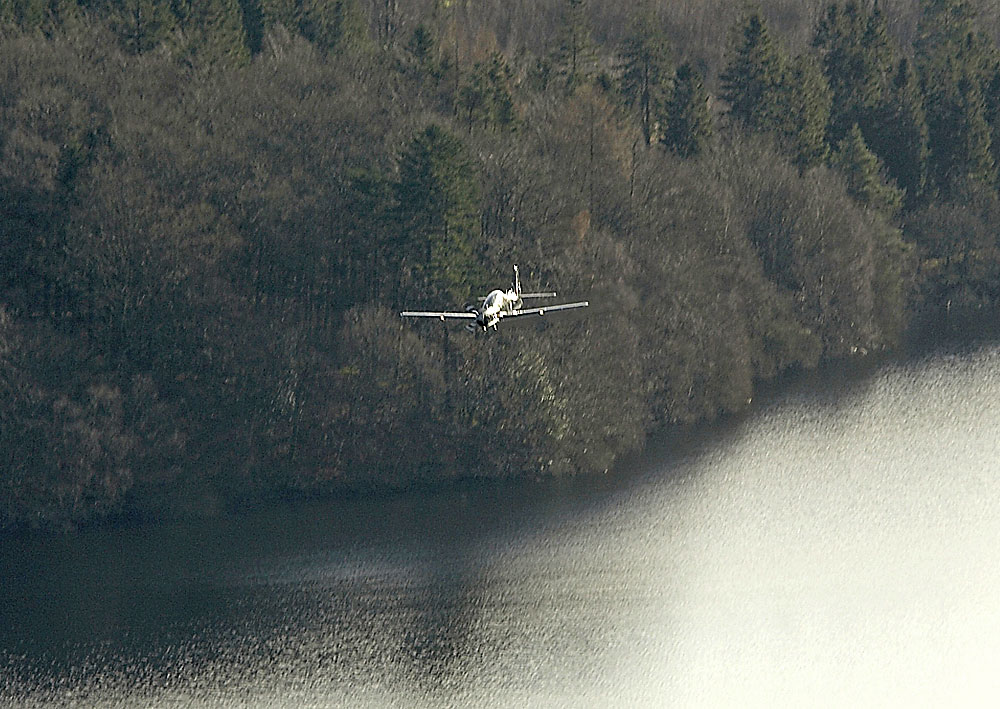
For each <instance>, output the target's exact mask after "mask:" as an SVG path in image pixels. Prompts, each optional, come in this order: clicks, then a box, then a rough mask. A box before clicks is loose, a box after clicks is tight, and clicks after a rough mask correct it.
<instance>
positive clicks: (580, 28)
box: [553, 0, 596, 91]
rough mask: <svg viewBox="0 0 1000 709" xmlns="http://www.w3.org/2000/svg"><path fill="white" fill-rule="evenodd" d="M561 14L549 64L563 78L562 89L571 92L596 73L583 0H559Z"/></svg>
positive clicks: (584, 0) (592, 46)
mask: <svg viewBox="0 0 1000 709" xmlns="http://www.w3.org/2000/svg"><path fill="white" fill-rule="evenodd" d="M560 2H562V4H563V5H562V17H561V18H560V22H559V26H558V28H557V32H558V33H559V34H558V38H557V40H556V48H555V52H554V54H553V64H554V65H555V67H556V70H557V71H558V72H559V75H560V76H562V77H563V78H564V79H565V82H566V84H565V85H566V88H567V89H569V90H570V91H573V90H574V89H575V88H576V87H577V86H579V85H580V84H583V83H586V82H587V81H589V80H590V79H591V77H593V75H594V74H595V73H596V65H595V56H594V45H593V39H592V38H591V28H590V18H589V17H588V15H587V0H560Z"/></svg>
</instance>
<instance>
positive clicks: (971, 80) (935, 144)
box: [922, 37, 997, 198]
mask: <svg viewBox="0 0 1000 709" xmlns="http://www.w3.org/2000/svg"><path fill="white" fill-rule="evenodd" d="M968 40H969V41H967V42H963V43H962V44H960V45H957V46H956V45H955V44H952V43H946V44H944V45H941V46H940V47H939V48H938V52H937V53H936V54H935V55H933V56H931V57H927V58H925V60H924V64H923V69H922V74H923V83H924V85H925V86H926V96H927V101H926V106H927V128H928V135H929V144H930V155H929V167H930V170H929V174H930V176H931V178H932V184H933V186H934V187H935V188H936V190H937V191H938V193H939V194H940V195H941V196H942V197H944V198H951V197H953V196H955V195H958V194H959V193H960V192H961V190H963V189H964V188H965V185H966V184H968V183H970V182H972V183H975V182H980V183H983V184H993V183H994V182H995V180H996V175H997V172H996V165H995V163H994V161H993V155H992V153H991V129H990V126H989V124H988V123H987V111H988V104H987V102H986V99H985V98H984V96H983V91H982V73H981V67H982V63H981V57H980V55H979V53H978V52H977V49H976V44H975V42H974V41H973V38H971V37H969V38H968Z"/></svg>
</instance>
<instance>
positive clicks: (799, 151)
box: [778, 54, 832, 168]
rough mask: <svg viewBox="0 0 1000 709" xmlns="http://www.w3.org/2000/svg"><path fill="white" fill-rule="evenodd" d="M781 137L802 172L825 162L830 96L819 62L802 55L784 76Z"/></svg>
mask: <svg viewBox="0 0 1000 709" xmlns="http://www.w3.org/2000/svg"><path fill="white" fill-rule="evenodd" d="M779 98H780V103H779V106H780V111H779V122H778V133H779V135H780V137H781V139H782V142H783V143H784V144H785V147H786V149H787V150H788V151H789V152H790V153H791V155H792V159H793V161H794V162H795V164H796V165H798V166H799V167H800V168H806V167H813V166H815V165H819V164H821V163H822V162H823V161H824V160H826V157H827V155H828V154H829V148H828V146H827V142H826V128H827V124H828V123H829V120H830V105H831V101H832V98H831V94H830V89H829V87H828V86H827V84H826V79H825V78H824V77H823V72H822V71H821V70H820V67H819V65H818V63H817V62H816V60H815V59H814V58H813V57H812V56H810V55H808V54H803V55H801V56H799V57H797V58H796V59H794V60H793V61H792V62H790V63H789V64H788V66H787V67H786V68H785V71H784V72H783V73H782V75H781V84H780V91H779Z"/></svg>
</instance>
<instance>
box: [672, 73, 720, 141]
mask: <svg viewBox="0 0 1000 709" xmlns="http://www.w3.org/2000/svg"><path fill="white" fill-rule="evenodd" d="M665 113H666V124H667V125H666V129H665V130H664V131H663V137H662V138H661V142H662V143H663V145H665V146H667V147H668V148H670V149H671V150H673V151H675V152H676V153H677V154H678V155H680V156H682V157H693V156H695V155H698V154H699V153H701V152H702V151H703V150H705V148H706V146H707V144H708V140H709V137H710V136H711V134H712V119H711V115H710V114H709V112H708V94H707V93H706V92H705V87H704V86H703V85H702V81H701V77H700V76H698V72H696V71H695V70H694V69H693V68H692V67H691V64H690V63H689V62H685V63H684V64H681V65H680V67H678V69H677V76H676V77H675V78H674V85H673V90H672V91H671V92H670V98H669V100H668V101H667V104H666V111H665Z"/></svg>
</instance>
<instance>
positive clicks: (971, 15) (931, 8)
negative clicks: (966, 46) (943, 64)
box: [913, 0, 976, 57]
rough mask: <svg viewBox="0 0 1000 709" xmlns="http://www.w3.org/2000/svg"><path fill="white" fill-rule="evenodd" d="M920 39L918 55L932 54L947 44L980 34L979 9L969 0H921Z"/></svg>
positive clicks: (917, 43) (917, 40)
mask: <svg viewBox="0 0 1000 709" xmlns="http://www.w3.org/2000/svg"><path fill="white" fill-rule="evenodd" d="M920 10H921V12H920V20H919V22H918V23H917V39H916V41H915V42H914V43H913V48H914V50H915V52H916V54H917V56H918V57H920V56H922V57H931V56H933V55H935V54H937V53H938V52H939V51H940V50H941V47H942V46H944V45H946V44H954V45H957V44H960V43H961V42H962V41H964V40H965V38H966V37H968V36H969V35H970V34H971V35H975V34H976V11H975V8H974V7H973V5H972V3H970V2H969V1H968V0H921V3H920Z"/></svg>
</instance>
